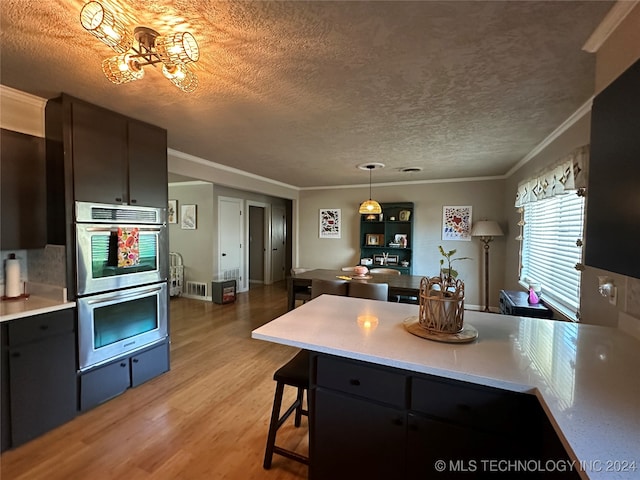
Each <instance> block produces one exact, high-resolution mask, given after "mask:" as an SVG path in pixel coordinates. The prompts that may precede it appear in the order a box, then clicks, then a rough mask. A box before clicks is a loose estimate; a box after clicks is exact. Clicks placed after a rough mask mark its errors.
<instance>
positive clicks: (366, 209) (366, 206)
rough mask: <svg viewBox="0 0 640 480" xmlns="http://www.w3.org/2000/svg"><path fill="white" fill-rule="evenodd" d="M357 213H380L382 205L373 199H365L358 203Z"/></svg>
mask: <svg viewBox="0 0 640 480" xmlns="http://www.w3.org/2000/svg"><path fill="white" fill-rule="evenodd" d="M358 212H359V213H362V214H368V213H382V207H381V206H380V204H379V203H378V202H376V201H375V200H371V199H369V200H365V201H364V202H362V203H361V204H360V209H359V210H358Z"/></svg>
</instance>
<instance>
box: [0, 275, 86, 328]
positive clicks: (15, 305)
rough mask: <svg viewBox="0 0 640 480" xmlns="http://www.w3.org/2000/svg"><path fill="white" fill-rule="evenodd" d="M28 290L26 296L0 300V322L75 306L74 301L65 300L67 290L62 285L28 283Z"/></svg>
mask: <svg viewBox="0 0 640 480" xmlns="http://www.w3.org/2000/svg"><path fill="white" fill-rule="evenodd" d="M28 291H29V292H31V293H30V295H29V297H28V298H20V299H17V300H3V301H1V302H0V322H8V321H9V320H16V319H18V318H23V317H30V316H32V315H40V314H41V313H49V312H55V311H56V310H63V309H65V308H73V307H75V306H76V302H69V301H67V291H66V289H65V288H62V287H56V286H52V285H43V284H34V283H30V284H29V290H28Z"/></svg>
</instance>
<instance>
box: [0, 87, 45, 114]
mask: <svg viewBox="0 0 640 480" xmlns="http://www.w3.org/2000/svg"><path fill="white" fill-rule="evenodd" d="M0 96H2V97H3V98H9V99H11V100H14V101H16V102H20V103H24V104H25V105H28V106H30V107H36V108H40V109H42V110H44V107H46V106H47V99H46V98H41V97H37V96H35V95H31V94H30V93H27V92H23V91H22V90H16V89H15V88H11V87H7V86H6V85H2V84H0Z"/></svg>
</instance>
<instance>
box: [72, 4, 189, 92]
mask: <svg viewBox="0 0 640 480" xmlns="http://www.w3.org/2000/svg"><path fill="white" fill-rule="evenodd" d="M80 23H81V24H82V26H83V27H84V28H85V29H86V30H87V31H88V32H89V33H91V34H92V35H93V36H94V37H96V38H97V39H99V40H100V41H101V42H103V43H104V44H106V45H108V46H109V47H111V48H112V49H113V50H114V51H115V52H116V53H118V54H119V55H116V56H115V57H111V58H107V59H106V60H104V61H103V62H102V71H103V72H104V74H105V76H106V77H107V78H108V79H109V80H110V81H111V82H113V83H115V84H118V85H119V84H123V83H129V82H132V81H134V80H140V79H141V78H142V77H144V70H143V68H142V67H144V66H146V65H154V66H155V64H158V63H161V64H162V74H163V75H164V76H165V77H166V78H167V79H168V80H169V81H170V82H171V83H173V84H174V85H175V86H176V87H178V88H179V89H180V90H182V91H183V92H187V93H190V92H193V91H194V90H195V89H196V88H197V86H198V77H197V76H196V74H195V73H194V72H192V71H191V70H190V69H189V65H188V64H189V63H191V62H197V61H198V59H199V58H200V50H199V49H198V43H197V42H196V39H195V37H194V36H193V35H191V34H190V33H189V32H178V33H173V34H169V35H166V36H162V35H160V34H159V33H158V32H156V31H155V30H152V29H151V28H147V27H136V28H135V29H134V30H133V34H131V33H130V32H129V30H128V29H127V27H126V26H125V25H124V23H122V22H121V21H120V20H118V19H117V18H116V17H115V15H114V14H113V13H112V12H110V11H109V10H107V9H106V8H105V7H104V6H103V5H102V4H101V3H100V2H89V3H86V4H85V5H84V7H82V10H81V11H80Z"/></svg>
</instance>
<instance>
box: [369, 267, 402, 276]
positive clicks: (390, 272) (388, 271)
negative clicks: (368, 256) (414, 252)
mask: <svg viewBox="0 0 640 480" xmlns="http://www.w3.org/2000/svg"><path fill="white" fill-rule="evenodd" d="M369 273H371V274H374V275H375V274H376V273H386V274H387V275H401V274H402V272H400V270H396V269H395V268H371V269H369Z"/></svg>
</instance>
